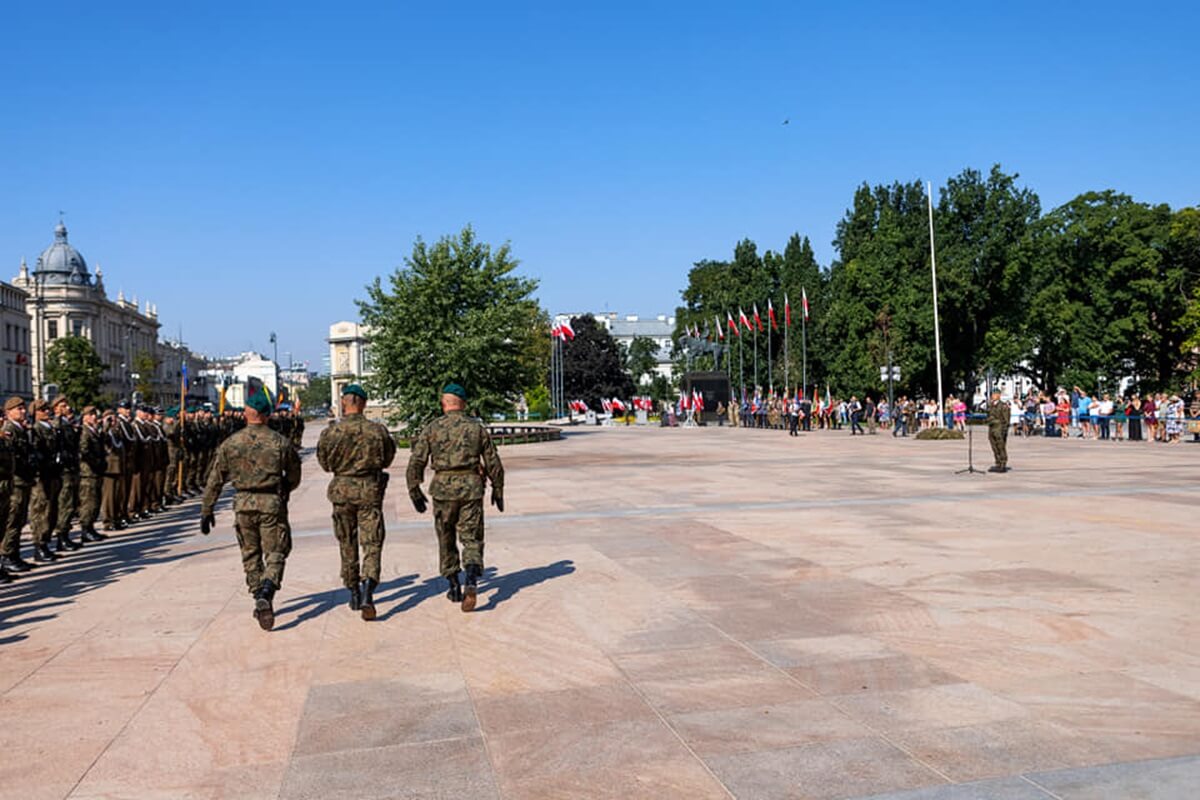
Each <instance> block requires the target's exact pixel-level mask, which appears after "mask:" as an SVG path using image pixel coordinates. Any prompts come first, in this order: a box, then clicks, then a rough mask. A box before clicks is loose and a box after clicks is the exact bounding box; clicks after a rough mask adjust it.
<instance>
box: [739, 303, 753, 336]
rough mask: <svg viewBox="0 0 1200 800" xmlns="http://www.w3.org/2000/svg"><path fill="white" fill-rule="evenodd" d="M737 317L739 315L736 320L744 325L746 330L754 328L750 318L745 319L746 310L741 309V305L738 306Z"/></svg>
mask: <svg viewBox="0 0 1200 800" xmlns="http://www.w3.org/2000/svg"><path fill="white" fill-rule="evenodd" d="M738 317H739V319H738V322H739V323H740V324H742V325H745V326H746V330H748V331H752V330H754V326H753V325H751V324H750V320H749V319H747V317H746V312H745V311H742V309H741V306H739V307H738Z"/></svg>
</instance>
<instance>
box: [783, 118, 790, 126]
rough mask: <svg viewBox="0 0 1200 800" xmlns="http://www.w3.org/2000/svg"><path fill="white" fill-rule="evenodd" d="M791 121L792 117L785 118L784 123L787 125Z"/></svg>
mask: <svg viewBox="0 0 1200 800" xmlns="http://www.w3.org/2000/svg"><path fill="white" fill-rule="evenodd" d="M789 122H791V120H790V119H785V120H784V121H783V124H784V125H787V124H788V123H789Z"/></svg>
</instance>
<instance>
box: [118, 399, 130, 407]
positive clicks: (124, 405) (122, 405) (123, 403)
mask: <svg viewBox="0 0 1200 800" xmlns="http://www.w3.org/2000/svg"><path fill="white" fill-rule="evenodd" d="M117 408H129V401H128V400H122V401H121V402H119V403H117Z"/></svg>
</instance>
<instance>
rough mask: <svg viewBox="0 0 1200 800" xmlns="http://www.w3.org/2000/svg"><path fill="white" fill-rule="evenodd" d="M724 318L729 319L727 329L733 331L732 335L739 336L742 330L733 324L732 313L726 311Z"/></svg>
mask: <svg viewBox="0 0 1200 800" xmlns="http://www.w3.org/2000/svg"><path fill="white" fill-rule="evenodd" d="M725 319H726V320H728V321H729V330H731V331H733V335H734V336H741V335H742V332H741V330H740V329H739V328H738V326H737V325H734V324H733V315H732V314H730V313H729V312H728V311H726V312H725Z"/></svg>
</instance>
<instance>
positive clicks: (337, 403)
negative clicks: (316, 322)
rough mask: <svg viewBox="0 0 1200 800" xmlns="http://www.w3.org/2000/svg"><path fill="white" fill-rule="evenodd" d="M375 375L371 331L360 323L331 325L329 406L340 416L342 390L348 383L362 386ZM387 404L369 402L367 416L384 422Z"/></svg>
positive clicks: (377, 399)
mask: <svg viewBox="0 0 1200 800" xmlns="http://www.w3.org/2000/svg"><path fill="white" fill-rule="evenodd" d="M374 374H375V366H374V365H373V364H372V363H371V329H370V328H369V327H368V326H366V325H361V324H359V323H357V322H346V321H343V322H335V323H333V324H332V325H330V326H329V392H330V397H329V406H330V408H332V409H333V412H334V414H336V415H338V416H341V413H342V404H341V400H340V398H341V396H342V389H343V388H344V387H345V386H346V384H348V383H363V382H364V381H366V380H367V379H369V378H370V377H371V376H372V375H374ZM387 408H388V404H387V403H386V402H384V401H382V400H380V399H379V398H374V397H373V398H371V399H370V400H368V401H367V409H366V414H367V416H369V417H371V418H373V419H381V418H383V417H384V416H385V415H386V413H387Z"/></svg>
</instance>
